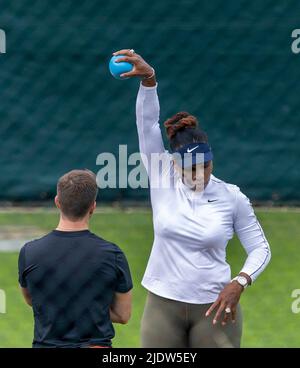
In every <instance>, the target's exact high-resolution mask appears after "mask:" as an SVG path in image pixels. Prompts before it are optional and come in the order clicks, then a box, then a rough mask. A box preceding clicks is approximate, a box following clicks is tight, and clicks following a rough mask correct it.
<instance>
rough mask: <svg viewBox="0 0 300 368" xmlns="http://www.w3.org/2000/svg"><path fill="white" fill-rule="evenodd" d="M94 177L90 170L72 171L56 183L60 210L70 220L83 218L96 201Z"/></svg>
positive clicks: (96, 192) (96, 191) (96, 190)
mask: <svg viewBox="0 0 300 368" xmlns="http://www.w3.org/2000/svg"><path fill="white" fill-rule="evenodd" d="M97 194H98V187H97V183H96V175H95V174H94V173H93V172H92V171H90V170H72V171H69V172H68V173H66V174H65V175H63V176H62V177H61V178H60V179H59V180H58V183H57V196H58V201H59V204H60V209H61V211H62V213H63V214H64V215H66V217H68V218H69V219H70V220H76V219H80V218H83V217H84V216H85V215H86V214H87V213H88V210H89V208H90V207H91V206H92V204H93V203H94V201H95V200H96V197H97Z"/></svg>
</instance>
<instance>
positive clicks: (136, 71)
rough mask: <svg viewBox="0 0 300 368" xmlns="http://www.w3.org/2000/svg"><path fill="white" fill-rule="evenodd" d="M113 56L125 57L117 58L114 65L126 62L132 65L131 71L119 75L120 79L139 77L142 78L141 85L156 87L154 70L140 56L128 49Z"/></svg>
mask: <svg viewBox="0 0 300 368" xmlns="http://www.w3.org/2000/svg"><path fill="white" fill-rule="evenodd" d="M113 55H114V56H117V55H125V56H124V57H120V58H118V59H117V60H116V63H119V62H121V61H126V62H128V63H130V64H133V69H132V71H130V72H128V73H123V74H121V77H127V78H128V77H140V78H142V83H143V85H145V86H149V87H150V86H155V85H156V80H155V75H154V69H153V68H152V67H151V66H150V65H149V64H148V63H146V61H145V60H144V59H143V58H142V57H141V56H140V55H138V54H136V53H135V52H132V51H131V50H128V49H126V50H120V51H117V52H114V53H113ZM151 76H152V77H151ZM145 78H147V79H145Z"/></svg>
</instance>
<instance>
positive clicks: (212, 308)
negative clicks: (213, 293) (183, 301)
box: [205, 298, 220, 317]
mask: <svg viewBox="0 0 300 368" xmlns="http://www.w3.org/2000/svg"><path fill="white" fill-rule="evenodd" d="M219 303H220V299H219V298H218V299H217V300H216V301H215V302H214V303H213V304H212V305H211V306H210V308H209V309H208V310H207V312H206V313H205V317H208V316H210V315H211V313H212V311H213V310H214V309H215V308H216V307H217V306H218V305H219Z"/></svg>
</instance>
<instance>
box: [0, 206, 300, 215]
mask: <svg viewBox="0 0 300 368" xmlns="http://www.w3.org/2000/svg"><path fill="white" fill-rule="evenodd" d="M254 210H255V212H293V213H300V207H289V206H287V207H281V206H280V207H273V206H272V207H266V206H254ZM45 212H46V213H57V214H58V210H57V209H56V208H54V207H53V208H50V207H42V206H41V207H28V206H24V207H0V213H2V214H6V213H11V214H18V213H45ZM118 212H121V213H150V212H151V207H149V206H148V207H147V206H145V207H140V206H137V207H122V206H120V207H115V206H98V207H97V208H96V211H95V213H118Z"/></svg>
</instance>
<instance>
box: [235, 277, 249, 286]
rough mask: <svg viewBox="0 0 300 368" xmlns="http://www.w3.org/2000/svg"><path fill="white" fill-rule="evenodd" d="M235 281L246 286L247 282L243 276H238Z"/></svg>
mask: <svg viewBox="0 0 300 368" xmlns="http://www.w3.org/2000/svg"><path fill="white" fill-rule="evenodd" d="M237 281H238V283H239V284H241V285H242V286H246V285H247V284H248V281H247V279H246V277H244V276H239V277H238V279H237Z"/></svg>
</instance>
